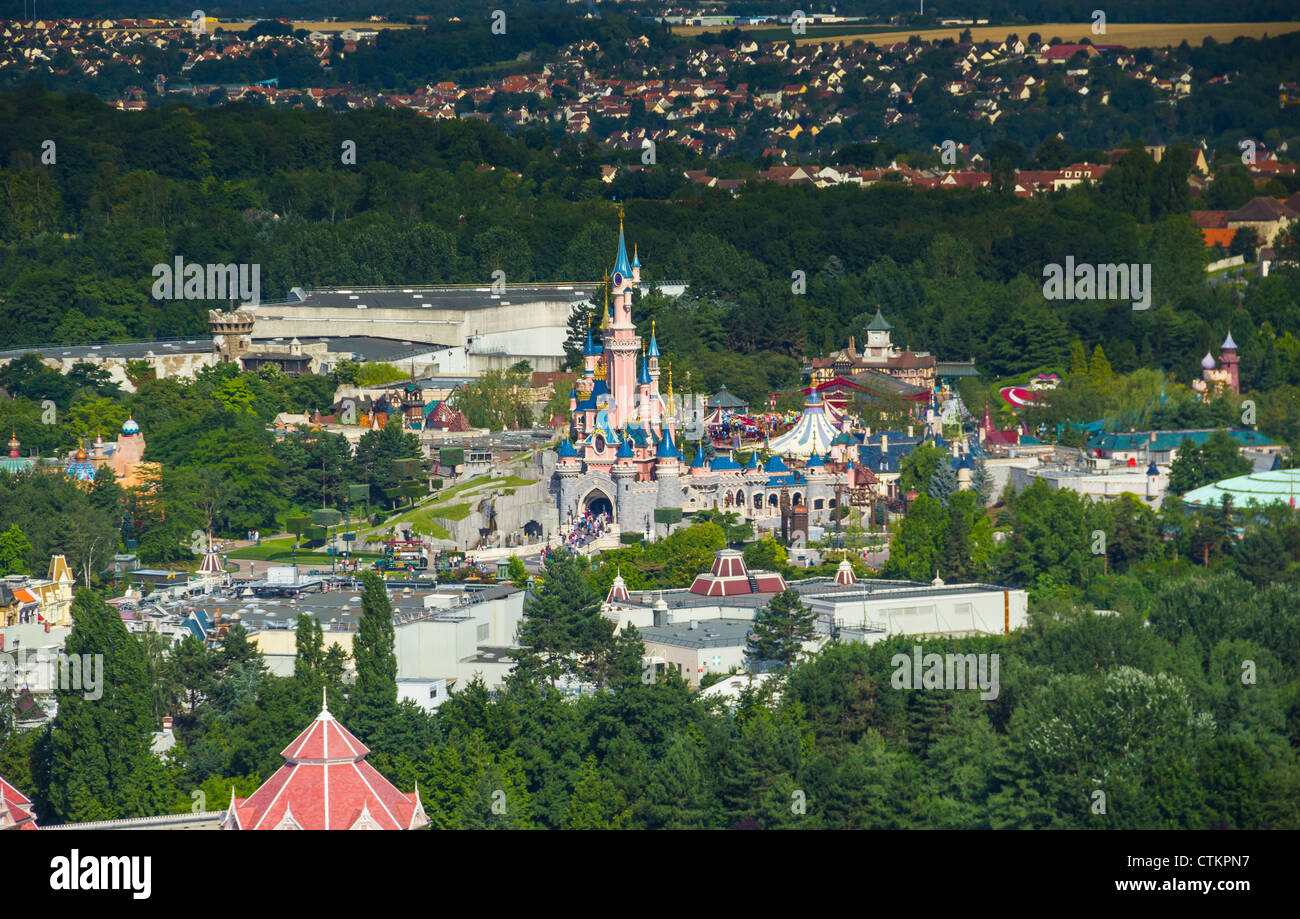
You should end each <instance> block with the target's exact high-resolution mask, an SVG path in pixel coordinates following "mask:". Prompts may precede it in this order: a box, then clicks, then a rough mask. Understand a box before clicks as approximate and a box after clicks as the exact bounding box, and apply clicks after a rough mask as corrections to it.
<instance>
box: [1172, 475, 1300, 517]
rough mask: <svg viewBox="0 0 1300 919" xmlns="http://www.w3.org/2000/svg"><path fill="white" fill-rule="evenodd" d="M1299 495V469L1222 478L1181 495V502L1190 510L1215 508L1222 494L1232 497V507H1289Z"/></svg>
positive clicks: (1221, 498)
mask: <svg viewBox="0 0 1300 919" xmlns="http://www.w3.org/2000/svg"><path fill="white" fill-rule="evenodd" d="M1297 494H1300V469H1270V470H1268V471H1267V472H1252V473H1250V474H1249V475H1239V476H1236V477H1235V478H1231V479H1224V480H1223V481H1221V482H1215V483H1213V484H1212V485H1202V486H1201V487H1200V488H1194V489H1192V490H1191V491H1189V492H1188V493H1187V494H1185V495H1183V502H1184V503H1185V504H1187V505H1188V506H1191V507H1201V508H1211V507H1217V506H1218V505H1219V504H1220V502H1221V501H1222V500H1223V496H1224V495H1231V496H1232V506H1233V507H1234V508H1244V507H1247V506H1249V505H1250V504H1251V502H1252V501H1253V502H1254V503H1255V504H1257V505H1260V506H1261V507H1263V506H1266V505H1270V504H1289V505H1290V506H1292V507H1295V499H1296V496H1297Z"/></svg>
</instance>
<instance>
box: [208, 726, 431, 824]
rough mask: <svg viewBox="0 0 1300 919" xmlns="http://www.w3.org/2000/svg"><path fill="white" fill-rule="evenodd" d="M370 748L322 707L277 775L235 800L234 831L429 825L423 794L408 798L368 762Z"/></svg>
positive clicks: (287, 751)
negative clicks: (421, 796)
mask: <svg viewBox="0 0 1300 919" xmlns="http://www.w3.org/2000/svg"><path fill="white" fill-rule="evenodd" d="M369 752H370V750H369V749H368V748H367V747H366V745H365V744H363V743H362V742H361V741H359V740H357V738H356V737H355V736H354V735H353V734H352V732H350V731H349V730H348V729H347V728H345V727H344V726H343V725H341V724H339V723H338V721H336V720H335V719H334V716H333V715H331V714H330V711H329V709H328V708H327V707H325V706H324V705H323V704H322V706H321V712H320V714H319V715H317V716H316V720H315V721H313V722H312V723H311V725H310V726H309V727H308V728H307V729H306V730H305V731H303V732H302V733H301V734H299V735H298V737H297V739H296V740H294V742H293V743H291V744H289V746H287V747H285V748H284V751H283V752H282V753H281V754H280V755H281V756H283V757H284V758H285V760H286V762H285V764H284V765H283V766H281V767H280V769H279V771H278V772H276V774H275V775H273V776H271V778H270V779H268V780H267V781H266V782H265V783H263V784H262V786H261V787H260V788H258V789H257V791H255V792H253V794H252V795H250V796H249V797H247V798H236V797H234V796H233V795H232V796H231V801H230V808H229V810H228V811H227V812H226V816H225V818H224V819H223V820H222V827H223V828H225V829H233V830H280V829H284V830H290V829H293V830H414V829H419V828H420V827H422V826H424V825H425V824H427V823H428V822H429V818H428V817H427V816H425V813H424V807H423V805H422V804H421V803H420V791H419V789H418V788H417V789H416V790H415V791H414V792H413V793H411V794H406V793H405V792H402V791H399V790H398V789H397V787H396V786H395V785H393V784H392V783H391V782H389V781H388V779H386V778H384V777H383V776H382V775H380V774H379V771H378V770H377V769H375V767H374V766H372V765H370V764H369V763H368V762H366V761H365V757H366V754H367V753H369Z"/></svg>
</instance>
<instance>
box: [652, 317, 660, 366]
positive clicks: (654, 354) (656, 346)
mask: <svg viewBox="0 0 1300 919" xmlns="http://www.w3.org/2000/svg"><path fill="white" fill-rule="evenodd" d="M650 356H651V357H658V356H659V342H658V341H657V340H656V339H655V321H654V320H653V319H651V320H650Z"/></svg>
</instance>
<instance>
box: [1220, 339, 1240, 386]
mask: <svg viewBox="0 0 1300 919" xmlns="http://www.w3.org/2000/svg"><path fill="white" fill-rule="evenodd" d="M1238 363H1240V361H1239V360H1238V358H1237V343H1236V342H1235V341H1233V340H1232V332H1228V337H1227V338H1225V339H1224V340H1223V344H1222V345H1221V346H1220V347H1219V366H1220V369H1221V370H1222V371H1223V372H1224V373H1226V374H1227V377H1228V379H1227V383H1228V388H1229V389H1231V390H1232V391H1233V392H1234V393H1236V392H1241V388H1240V382H1239V380H1238V378H1237V365H1238Z"/></svg>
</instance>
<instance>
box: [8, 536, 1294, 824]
mask: <svg viewBox="0 0 1300 919" xmlns="http://www.w3.org/2000/svg"><path fill="white" fill-rule="evenodd" d="M706 526H713V525H712V524H707V525H706ZM1292 530H1294V526H1292ZM1295 535H1296V534H1295V533H1290V534H1289V535H1288V537H1287V538H1290V539H1293V540H1294V537H1295ZM369 577H373V576H369ZM1099 578H1100V581H1105V582H1109V583H1112V584H1113V585H1114V586H1115V588H1116V589H1115V590H1114V596H1115V603H1114V605H1113V608H1114V609H1115V610H1116V613H1115V614H1113V615H1097V614H1094V613H1093V612H1092V610H1091V608H1090V607H1083V608H1076V607H1074V606H1073V605H1071V604H1069V603H1060V604H1057V605H1056V606H1055V607H1054V608H1045V609H1041V610H1039V612H1038V613H1037V614H1035V616H1034V617H1033V621H1032V623H1031V625H1030V626H1029V627H1028V628H1026V629H1024V630H1021V631H1019V632H1017V633H1014V634H1012V635H1010V636H1006V637H1002V636H990V637H984V638H971V639H962V640H956V641H941V640H925V641H923V642H920V644H923V645H924V650H925V651H926V652H927V653H930V652H938V653H945V652H955V653H966V654H996V655H998V667H999V674H998V684H999V685H998V692H997V695H996V698H994V699H991V700H989V701H981V700H980V699H979V696H978V695H977V694H976V693H974V692H963V691H941V690H921V689H917V690H903V689H897V688H895V685H894V682H893V680H892V674H893V673H894V672H895V670H896V662H895V661H893V657H894V655H895V654H899V653H901V654H903V655H909V656H910V655H911V653H912V648H913V645H914V643H916V642H914V640H913V639H909V638H903V637H898V638H894V639H890V640H889V641H886V642H882V643H880V644H876V645H872V646H864V645H859V644H850V645H832V646H831V647H829V648H827V649H826V650H825V651H824V652H823V653H822V654H820V655H818V656H817V657H815V658H812V659H810V660H807V661H804V662H802V663H798V664H797V665H795V666H794V667H793V669H790V670H786V671H782V672H780V673H779V675H778V677H777V678H776V679H775V680H774V681H773V682H770V683H769V684H767V686H765V687H764V688H763V689H762V690H759V691H755V692H747V693H745V694H744V695H742V697H741V698H740V700H739V702H738V704H736V705H735V706H734V707H731V708H728V707H727V706H725V705H723V704H721V703H719V702H716V701H714V702H710V701H707V700H705V699H702V698H701V697H700V696H699V695H698V694H694V693H692V692H690V691H689V690H688V688H687V687H686V685H685V684H684V683H683V682H681V681H680V679H679V678H678V677H676V675H675V674H674V673H672V672H669V673H668V674H667V675H666V676H657V677H651V678H647V672H645V671H643V669H642V663H641V656H642V651H643V646H642V643H641V640H640V637H639V635H638V634H637V633H636V630H635V629H629V630H627V631H625V632H624V633H623V634H621V635H620V636H618V637H617V638H615V637H612V636H611V635H610V634H609V625H608V623H604V625H603V628H600V627H597V626H600V624H601V622H602V621H603V620H601V618H600V615H599V612H598V595H597V594H596V593H595V591H594V590H592V589H591V587H589V586H587V584H586V582H585V575H584V563H583V562H582V561H581V560H579V559H576V558H573V557H570V556H567V555H566V554H565V553H559V554H557V555H556V556H555V557H554V558H553V559H552V565H551V568H550V570H549V571H548V581H547V584H546V585H545V586H543V587H542V588H541V591H540V592H539V593H538V595H537V596H536V597H534V598H533V599H531V600H530V601H529V604H528V609H527V617H526V619H525V627H524V630H523V637H524V639H525V648H524V651H523V652H522V653H521V655H520V659H521V665H520V667H519V669H518V670H517V671H516V673H515V674H514V675H513V676H512V677H511V679H510V681H509V683H508V685H507V687H506V688H505V690H504V691H502V692H499V693H489V692H488V691H487V689H486V688H485V687H484V686H483V684H482V683H480V682H477V681H475V682H474V683H471V684H470V685H468V686H466V687H464V688H462V689H461V690H460V691H459V692H457V693H456V694H454V695H453V696H452V697H451V698H450V700H448V701H447V702H445V703H444V704H443V705H442V707H441V708H440V709H439V710H438V712H437V713H436V714H435V715H433V716H429V715H426V714H425V713H423V712H422V711H420V710H419V709H418V708H416V707H414V706H413V705H411V704H410V703H401V704H399V703H398V702H397V688H396V682H395V679H394V677H393V674H394V673H395V669H394V667H393V666H392V657H391V651H392V640H393V639H392V631H391V629H392V626H391V620H390V618H389V617H390V616H391V612H390V610H389V608H388V601H387V598H386V595H385V593H384V591H383V590H382V588H377V587H376V586H375V585H377V583H378V582H377V581H371V582H369V583H368V586H367V589H366V592H365V595H364V597H363V608H362V630H363V632H365V633H366V635H367V638H366V640H365V641H358V643H357V645H356V666H357V671H358V679H357V681H356V683H355V684H353V685H352V687H351V688H350V689H349V687H347V686H345V684H344V683H343V680H342V672H343V661H342V659H341V657H340V655H339V654H338V653H337V651H331V652H330V653H328V654H326V653H324V652H323V650H322V641H321V632H320V630H319V626H315V627H313V626H312V624H311V623H310V622H309V621H308V620H307V618H306V617H302V618H301V619H300V620H299V629H298V658H297V664H296V669H295V674H294V676H292V677H276V676H272V675H270V674H268V673H267V672H266V670H265V667H264V665H263V663H262V661H261V660H260V658H259V656H258V655H257V654H256V652H255V651H254V650H253V649H252V648H251V647H250V645H249V644H248V642H247V640H246V638H245V636H244V635H243V631H242V627H238V626H237V627H236V628H235V630H234V631H233V632H232V633H231V635H230V637H229V638H228V639H227V640H226V642H225V644H224V645H223V646H222V647H221V648H219V649H216V650H213V649H207V648H204V647H203V645H201V644H200V643H199V642H197V641H196V640H195V639H192V638H189V639H186V640H185V642H184V643H183V644H182V645H181V646H180V648H179V649H178V650H177V651H176V652H174V653H173V654H171V655H170V656H166V657H165V656H164V655H163V654H162V651H161V649H160V648H159V647H157V646H156V645H155V644H154V643H152V642H150V641H149V640H144V641H139V640H136V639H133V638H130V637H129V636H128V634H127V632H126V631H125V628H124V626H123V624H122V622H121V620H120V618H119V617H118V616H117V615H116V614H115V613H113V612H112V611H111V610H110V609H109V608H108V607H107V606H106V605H105V604H104V603H103V601H102V600H101V599H100V598H99V597H98V596H97V595H95V594H93V593H91V592H88V591H83V592H81V593H79V594H78V597H77V601H76V608H75V610H74V613H75V618H76V623H77V624H76V627H75V629H74V631H73V636H72V638H71V639H70V640H69V643H68V647H69V650H71V651H76V650H80V649H82V648H93V649H98V648H104V647H108V648H112V649H113V651H112V655H113V660H112V661H111V662H108V661H106V665H108V664H109V663H111V665H112V667H113V669H112V672H113V673H114V674H115V679H114V680H113V681H112V682H111V686H110V687H109V691H110V692H111V694H112V698H111V702H112V704H110V705H99V704H87V703H85V702H83V701H82V700H81V698H80V695H79V694H77V693H73V692H67V693H60V712H59V715H58V717H57V719H56V720H55V722H54V725H53V726H52V730H50V731H49V732H48V733H47V732H30V733H27V734H20V735H8V736H7V735H6V730H7V726H8V720H7V718H0V773H3V774H4V775H5V776H6V777H7V778H9V779H10V780H11V781H14V782H16V783H17V784H18V786H19V787H23V788H30V789H34V791H35V793H34V798H35V800H36V802H37V808H38V812H39V813H40V814H41V815H42V818H43V821H44V822H46V823H57V822H61V821H65V820H86V819H96V818H111V817H117V816H139V815H147V814H153V813H163V812H182V811H189V810H190V809H191V807H192V804H193V801H194V800H196V798H195V797H193V795H192V793H193V792H195V791H201V792H203V794H204V795H205V796H206V797H205V798H203V799H198V800H205V801H206V803H207V806H208V807H209V808H211V809H216V808H219V807H222V806H224V804H225V802H226V801H227V800H228V799H229V795H230V789H231V787H232V786H233V787H234V788H235V789H236V793H237V794H240V795H247V794H249V793H250V792H251V790H252V789H253V788H254V787H256V785H257V784H258V783H259V782H260V781H262V780H264V779H266V778H267V777H268V776H269V775H270V774H271V773H272V772H273V771H274V770H275V769H277V768H278V767H279V766H280V765H281V764H282V760H281V759H280V756H279V751H280V750H281V749H282V748H283V747H284V746H286V745H287V744H288V743H289V741H291V740H292V739H293V737H294V736H296V735H297V734H298V733H299V732H300V731H301V730H302V728H303V727H304V726H305V725H306V724H308V723H309V722H310V720H311V719H312V718H313V717H314V715H315V713H316V711H317V710H318V708H319V704H320V691H321V688H322V687H326V688H327V689H328V691H329V698H330V701H331V707H332V708H333V709H334V710H335V711H336V712H339V713H340V717H341V718H342V720H343V721H344V723H345V724H347V725H348V726H349V727H350V728H351V729H352V730H353V731H355V732H356V733H357V734H358V736H360V737H361V739H362V740H363V741H364V742H365V743H366V744H367V745H368V746H369V747H370V748H371V750H372V753H371V755H370V761H371V762H372V763H374V764H375V766H376V767H377V768H378V769H379V770H380V771H381V772H383V773H384V774H385V775H386V776H388V777H389V778H390V779H391V780H393V781H394V782H396V783H397V785H398V786H399V787H401V788H402V789H404V790H408V791H409V790H411V789H413V788H414V787H415V786H416V784H417V783H418V787H419V788H420V791H421V794H422V796H423V800H424V804H425V808H426V810H427V812H428V814H429V816H430V817H431V819H432V821H433V823H432V825H433V826H434V827H435V828H440V829H441V828H493V827H499V828H506V827H510V828H532V827H536V828H572V829H603V828H679V829H685V828H706V827H716V828H725V827H731V826H741V827H771V828H777V827H781V828H858V829H872V828H875V829H883V828H899V829H902V828H927V827H957V828H1031V827H1052V828H1198V829H1202V828H1216V827H1218V828H1267V827H1291V828H1294V827H1296V826H1300V811H1298V810H1297V801H1300V764H1298V763H1297V761H1296V753H1295V751H1296V748H1297V741H1300V735H1298V734H1297V725H1300V683H1297V682H1296V673H1297V672H1300V659H1297V656H1296V654H1297V651H1296V649H1297V648H1298V647H1300V600H1298V599H1297V594H1296V592H1295V591H1294V589H1292V588H1291V587H1290V586H1286V585H1269V584H1264V585H1259V586H1257V585H1256V584H1255V583H1254V582H1252V581H1251V580H1244V579H1242V577H1241V576H1240V575H1239V574H1236V573H1232V572H1230V571H1226V570H1217V571H1207V572H1193V571H1183V572H1174V571H1170V572H1168V573H1165V574H1162V575H1159V576H1154V577H1146V578H1144V579H1143V580H1142V582H1141V583H1140V584H1139V583H1137V582H1136V581H1133V582H1131V583H1129V584H1127V585H1124V584H1123V583H1121V581H1122V579H1121V581H1115V580H1114V579H1113V578H1112V577H1111V576H1099ZM385 622H387V623H388V625H387V627H385V626H384V623H385ZM552 651H557V652H560V656H559V657H556V656H555V655H554V654H551V653H550V652H552ZM565 651H568V652H571V654H570V655H569V656H566V655H565V654H564V653H563V652H565ZM557 665H558V666H559V667H560V669H561V670H563V669H567V668H569V667H571V666H576V667H577V668H578V669H579V670H580V671H581V672H582V673H583V674H584V675H586V676H587V677H588V678H589V679H592V680H593V681H595V682H596V683H597V684H598V685H599V686H600V689H598V690H597V691H596V692H594V693H593V694H589V695H584V696H582V697H581V698H579V699H577V700H576V701H575V700H572V699H568V698H566V697H565V696H564V695H563V694H562V693H560V692H559V691H557V690H555V689H553V688H552V686H551V682H550V680H551V678H552V677H553V676H554V673H555V668H556V666H557ZM649 673H653V672H652V671H650V672H649ZM106 698H107V697H106ZM6 701H7V700H6V699H5V698H4V697H0V715H5V714H6V712H5V710H4V704H5V702H6ZM172 711H175V712H177V713H178V714H177V717H176V730H177V734H178V740H179V744H178V747H177V749H176V751H175V752H174V753H173V754H172V755H169V756H168V757H167V758H166V759H165V760H161V761H160V760H159V759H157V758H155V757H153V756H151V755H150V754H149V753H148V752H147V751H148V748H149V743H148V741H149V731H151V730H153V729H155V728H156V725H157V723H158V718H159V715H160V714H161V713H162V712H172ZM500 791H504V792H505V799H506V807H505V808H501V807H499V806H498V807H493V806H492V805H493V803H494V801H499V800H500V795H499V794H498V792H500ZM1097 792H1101V793H1102V796H1101V797H1099V796H1098V794H1097ZM1098 801H1101V802H1102V807H1100V808H1098V806H1097V804H1098Z"/></svg>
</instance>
